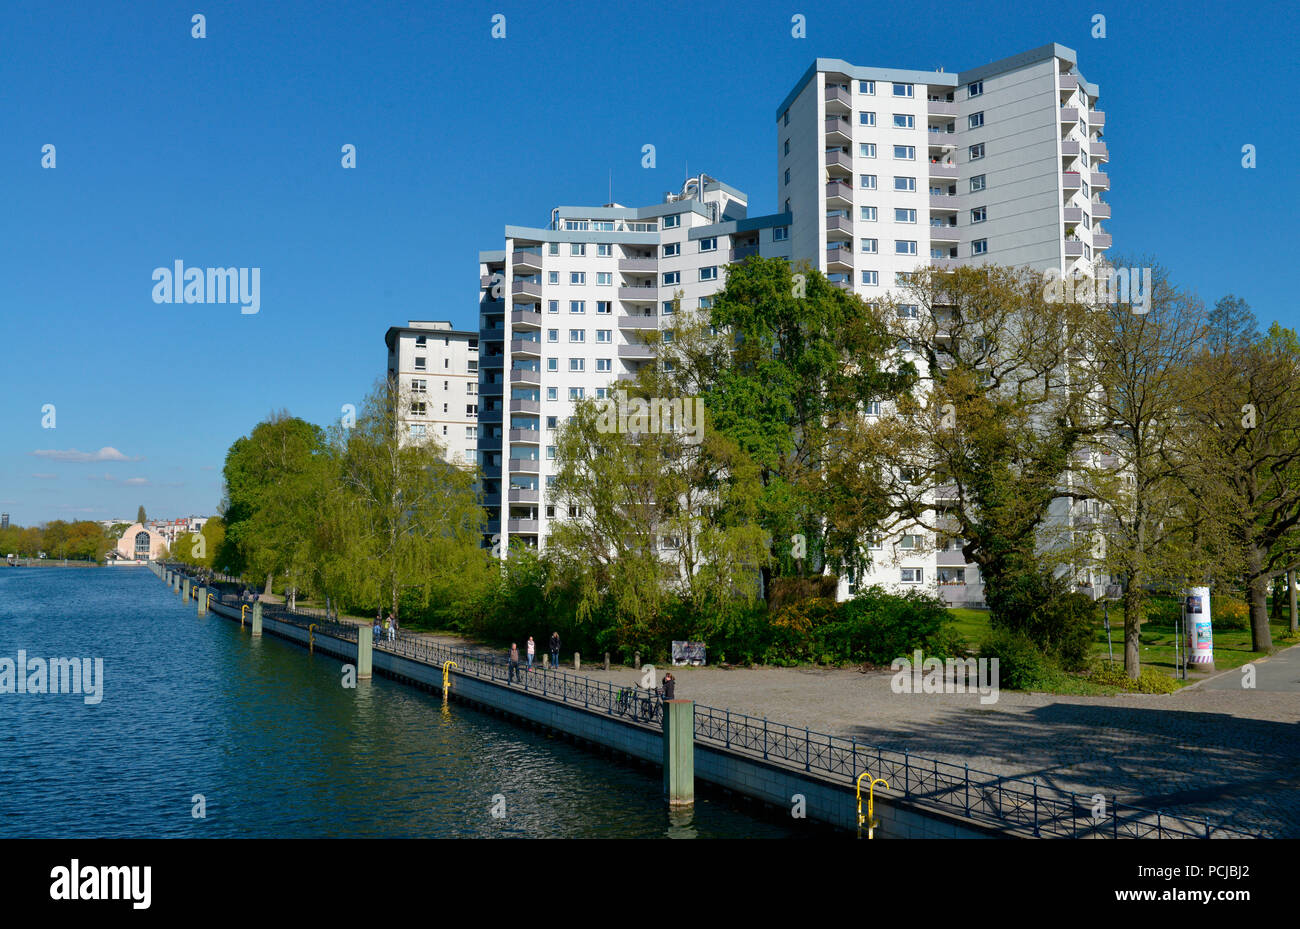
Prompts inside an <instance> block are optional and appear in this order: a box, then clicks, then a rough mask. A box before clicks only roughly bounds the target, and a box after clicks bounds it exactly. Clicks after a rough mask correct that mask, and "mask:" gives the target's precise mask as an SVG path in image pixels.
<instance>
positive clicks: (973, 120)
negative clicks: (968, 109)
mask: <svg viewBox="0 0 1300 929" xmlns="http://www.w3.org/2000/svg"><path fill="white" fill-rule="evenodd" d="M967 122H968V123H969V125H968V127H967V128H970V129H978V128H979V127H980V126H982V125H984V111H983V110H980V111H979V112H978V113H972V114H970V116H968V117H967Z"/></svg>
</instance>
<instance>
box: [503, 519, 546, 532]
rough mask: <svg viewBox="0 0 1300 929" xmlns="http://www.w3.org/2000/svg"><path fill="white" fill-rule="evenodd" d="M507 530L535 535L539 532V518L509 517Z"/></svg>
mask: <svg viewBox="0 0 1300 929" xmlns="http://www.w3.org/2000/svg"><path fill="white" fill-rule="evenodd" d="M506 531H507V532H521V533H528V534H530V535H535V534H536V533H537V531H538V530H537V520H535V519H507V520H506Z"/></svg>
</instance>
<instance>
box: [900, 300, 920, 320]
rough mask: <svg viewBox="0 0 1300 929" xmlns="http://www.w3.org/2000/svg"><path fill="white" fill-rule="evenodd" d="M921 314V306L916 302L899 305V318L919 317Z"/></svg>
mask: <svg viewBox="0 0 1300 929" xmlns="http://www.w3.org/2000/svg"><path fill="white" fill-rule="evenodd" d="M920 315H921V308H920V307H919V306H917V305H916V304H915V303H901V304H899V306H898V318H899V319H917V318H918V317H919V316H920Z"/></svg>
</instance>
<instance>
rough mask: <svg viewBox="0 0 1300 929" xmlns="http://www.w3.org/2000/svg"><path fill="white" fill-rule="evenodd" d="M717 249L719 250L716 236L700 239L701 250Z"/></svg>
mask: <svg viewBox="0 0 1300 929" xmlns="http://www.w3.org/2000/svg"><path fill="white" fill-rule="evenodd" d="M717 250H718V240H717V238H716V237H715V236H710V237H709V238H707V239H700V251H702V252H716V251H717Z"/></svg>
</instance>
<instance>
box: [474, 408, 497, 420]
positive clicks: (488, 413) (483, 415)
mask: <svg viewBox="0 0 1300 929" xmlns="http://www.w3.org/2000/svg"><path fill="white" fill-rule="evenodd" d="M500 420H501V411H500V410H488V409H484V408H483V407H482V406H480V407H479V411H478V421H479V422H481V423H495V422H500Z"/></svg>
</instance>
